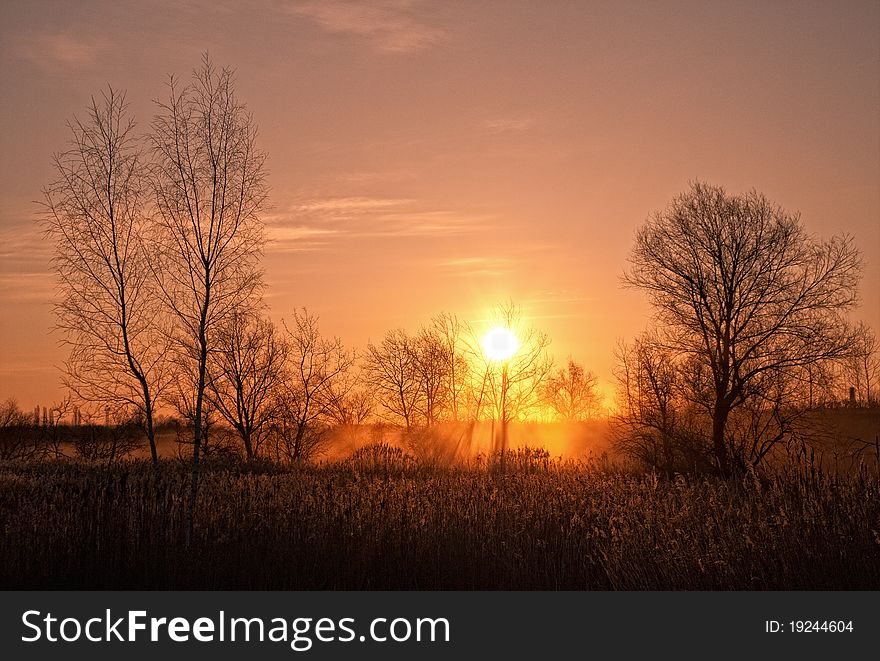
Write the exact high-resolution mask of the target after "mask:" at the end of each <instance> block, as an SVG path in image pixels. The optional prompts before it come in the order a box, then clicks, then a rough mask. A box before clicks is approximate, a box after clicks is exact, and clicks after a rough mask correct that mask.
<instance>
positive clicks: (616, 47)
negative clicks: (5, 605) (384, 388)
mask: <svg viewBox="0 0 880 661" xmlns="http://www.w3.org/2000/svg"><path fill="white" fill-rule="evenodd" d="M206 51H207V52H209V53H210V55H211V57H212V58H213V59H214V60H215V62H216V63H217V64H219V65H222V66H229V67H232V68H234V69H235V70H236V81H237V82H236V84H237V91H238V95H239V97H240V99H241V100H243V101H244V102H246V103H247V105H248V108H249V109H250V111H251V112H252V113H253V115H254V118H255V120H256V122H257V124H258V125H259V130H260V134H259V141H260V145H261V146H262V147H263V148H264V149H265V150H266V151H267V152H268V153H269V160H268V169H269V178H268V182H269V185H270V187H271V193H270V203H271V208H270V209H269V210H268V211H267V212H266V213H265V215H264V218H265V221H266V224H267V233H268V236H269V242H268V244H267V246H266V254H265V258H264V267H265V277H266V283H267V299H266V300H267V303H268V304H269V305H270V307H271V311H272V315H273V316H274V317H275V318H276V319H280V318H282V317H285V316H288V315H289V314H290V312H291V311H292V310H293V309H294V308H297V307H301V306H305V307H308V308H309V309H310V310H311V311H312V312H314V313H316V314H317V315H319V317H320V320H321V326H322V330H323V331H324V332H325V333H327V334H331V335H338V336H340V337H341V338H342V339H343V340H344V341H345V342H346V343H347V344H349V345H351V346H354V347H363V346H365V344H366V342H367V341H368V340H370V339H372V340H378V339H380V338H381V336H382V335H383V334H384V333H385V332H386V331H387V330H389V329H392V328H396V327H403V328H406V329H409V330H415V329H416V328H417V327H418V326H419V325H420V324H422V323H423V322H426V321H427V320H429V319H430V317H431V316H433V315H435V314H437V313H439V312H441V311H447V312H452V313H455V314H457V315H458V316H459V317H461V318H462V319H465V320H470V321H474V322H478V321H479V320H481V319H485V318H486V315H487V312H488V310H489V309H490V308H491V307H492V306H493V305H494V304H496V303H498V302H502V301H507V300H512V301H513V302H514V303H515V304H518V305H520V306H521V307H522V309H523V313H524V315H525V316H526V317H527V318H528V321H529V322H530V323H531V324H532V325H533V326H535V327H537V328H538V329H540V330H542V331H545V332H546V333H548V334H549V336H550V337H551V340H552V344H551V347H550V348H551V352H552V353H553V354H554V356H555V357H556V358H557V359H558V360H560V361H562V360H565V359H566V358H567V357H568V356H572V357H574V358H575V359H576V360H578V361H579V362H582V363H583V364H584V365H585V366H586V367H587V368H588V369H591V370H593V371H594V372H595V373H596V374H597V375H598V376H599V378H600V381H601V383H602V387H603V389H604V390H606V391H610V389H611V383H612V367H613V348H614V345H615V343H616V341H617V340H618V339H620V338H631V337H633V336H634V335H636V334H638V333H639V332H640V331H641V330H642V329H643V328H644V327H645V325H646V323H647V321H648V317H649V314H650V309H649V307H648V305H647V303H646V300H645V297H644V295H642V294H640V293H639V292H637V291H632V290H627V289H623V288H622V287H621V281H620V277H621V275H622V273H623V270H624V268H625V267H626V259H627V255H628V253H629V251H630V249H631V247H632V244H633V239H634V236H635V232H636V231H637V229H638V227H639V226H640V225H641V224H642V223H643V222H644V221H645V219H646V218H647V217H648V215H649V214H650V213H652V212H654V211H658V210H662V209H663V208H664V207H665V206H666V205H667V204H668V203H669V202H670V200H671V199H672V198H673V197H674V196H675V195H676V194H678V193H680V192H683V191H685V190H686V189H687V188H688V184H689V182H690V181H692V180H695V179H700V180H703V181H707V182H709V183H711V184H717V185H722V186H724V187H726V188H727V189H728V190H729V191H731V192H734V193H740V192H746V191H748V190H751V189H757V190H759V191H761V192H763V193H764V194H766V195H767V196H768V197H769V198H770V199H772V200H773V201H775V202H776V203H778V204H780V205H781V206H783V207H785V208H786V209H788V210H790V211H797V212H799V213H800V214H801V217H802V219H803V222H804V224H805V225H806V227H807V229H808V230H809V231H810V232H812V233H815V234H816V235H817V236H820V237H826V238H827V237H830V236H831V235H833V234H837V233H841V232H845V233H850V234H852V235H854V236H855V237H856V240H857V244H858V245H859V247H860V248H861V250H862V253H863V259H864V265H865V267H864V280H863V284H862V290H861V297H862V305H861V307H860V308H859V310H858V311H857V312H856V313H855V315H854V317H855V319H857V320H865V321H867V322H868V323H870V324H871V325H872V326H873V327H874V328H875V329H878V330H880V3H877V2H835V3H828V2H816V3H813V2H782V1H777V2H769V3H768V2H745V1H743V2H675V1H669V2H656V3H644V2H632V3H628V2H607V3H606V2H588V1H572V2H563V1H551V2H542V3H535V2H516V1H510V0H505V1H481V2H429V1H427V0H426V1H423V2H420V1H417V0H378V1H375V2H341V1H339V0H328V1H325V2H308V1H306V2H297V1H282V0H265V1H262V2H248V3H244V2H241V3H239V2H226V1H223V0H190V1H184V2H159V1H156V0H142V1H141V2H137V3H129V2H118V1H116V0H112V1H111V0H106V1H100V2H85V1H84V2H76V3H66V2H40V1H29V2H24V1H19V2H16V1H12V2H4V3H2V6H0V86H2V90H3V102H2V104H0V122H2V131H0V153H2V154H3V158H2V160H0V400H4V399H6V398H7V397H11V396H14V397H16V398H17V400H18V402H19V404H20V405H21V406H22V408H23V409H25V410H31V409H32V408H33V406H35V405H38V404H39V405H48V404H51V403H52V402H55V401H58V400H60V398H61V397H62V396H63V394H64V393H63V389H62V387H61V376H60V372H59V370H58V366H60V365H61V364H62V363H63V361H64V358H65V355H66V351H67V350H66V349H65V348H64V347H63V346H61V345H60V344H59V340H60V339H61V336H60V335H59V334H58V333H57V332H53V331H52V326H53V323H54V319H53V315H52V306H51V300H52V297H53V291H54V289H53V288H54V284H53V282H54V281H53V276H52V271H51V265H50V257H51V250H50V248H51V247H50V246H48V245H47V244H46V242H45V241H44V240H43V239H42V237H41V234H40V230H39V226H38V223H37V220H36V219H37V215H38V212H39V205H38V204H37V202H36V201H38V200H39V199H40V198H41V192H40V191H41V188H42V187H43V186H45V185H46V184H47V183H48V182H49V181H51V179H52V170H51V156H52V154H53V153H54V152H58V151H61V150H63V149H64V148H65V147H66V143H67V140H68V138H69V134H68V130H67V128H66V122H67V121H69V120H70V119H71V117H72V116H73V115H74V114H77V115H78V116H83V114H84V110H85V107H86V106H87V105H88V103H89V101H90V98H91V95H94V94H99V93H100V91H101V89H102V88H105V87H106V85H108V84H112V85H113V86H114V87H115V88H117V89H123V90H126V91H127V98H128V100H129V102H130V104H131V106H130V109H131V112H132V113H133V115H134V116H135V118H136V120H137V121H138V122H139V126H140V127H141V128H146V127H147V126H148V125H149V122H150V120H151V118H152V116H153V115H154V113H155V111H156V108H155V103H154V100H155V99H159V98H164V97H165V95H166V84H167V82H168V77H169V76H170V75H172V74H173V75H175V76H176V77H179V78H181V79H185V78H188V77H189V75H190V73H191V71H192V69H193V68H194V67H196V66H198V64H199V62H200V58H201V54H202V53H204V52H206Z"/></svg>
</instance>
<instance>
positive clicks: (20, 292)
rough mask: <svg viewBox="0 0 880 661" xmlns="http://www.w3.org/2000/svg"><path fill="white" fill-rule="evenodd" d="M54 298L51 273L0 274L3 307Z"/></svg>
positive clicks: (0, 297)
mask: <svg viewBox="0 0 880 661" xmlns="http://www.w3.org/2000/svg"><path fill="white" fill-rule="evenodd" d="M54 296H55V279H54V276H53V275H52V274H51V273H48V272H27V273H24V272H23V273H0V303H2V305H3V307H6V306H8V305H9V304H11V303H23V302H26V301H46V302H48V301H49V300H51V299H52V298H53V297H54ZM7 309H8V308H7Z"/></svg>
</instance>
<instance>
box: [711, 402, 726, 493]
mask: <svg viewBox="0 0 880 661" xmlns="http://www.w3.org/2000/svg"><path fill="white" fill-rule="evenodd" d="M729 413H730V408H729V407H728V406H727V404H726V403H725V402H724V401H723V400H716V402H715V409H714V411H713V412H712V449H713V451H714V453H715V461H716V462H717V463H718V472H719V474H720V475H721V476H722V477H728V476H729V475H730V458H729V456H728V453H727V443H726V442H725V439H724V431H725V429H726V428H727V416H728V414H729Z"/></svg>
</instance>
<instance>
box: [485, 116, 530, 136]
mask: <svg viewBox="0 0 880 661" xmlns="http://www.w3.org/2000/svg"><path fill="white" fill-rule="evenodd" d="M531 125H532V120H531V119H528V118H525V117H499V118H495V119H486V120H484V121H483V126H484V127H485V128H486V129H488V130H489V132H490V133H520V132H522V131H525V130H526V129H528V128H529V127H530V126H531Z"/></svg>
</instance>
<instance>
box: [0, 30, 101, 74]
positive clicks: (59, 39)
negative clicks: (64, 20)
mask: <svg viewBox="0 0 880 661" xmlns="http://www.w3.org/2000/svg"><path fill="white" fill-rule="evenodd" d="M12 44H13V48H14V49H15V51H16V53H17V54H18V55H19V57H21V58H23V59H25V60H27V61H29V62H31V63H32V64H34V65H36V66H37V67H39V68H41V69H43V70H45V71H48V72H57V71H59V70H71V69H74V70H75V69H90V68H92V67H94V66H96V65H97V64H98V63H99V61H100V57H101V55H102V53H103V52H104V51H105V50H106V44H105V43H104V41H103V40H101V39H100V38H95V37H89V36H87V35H85V34H80V33H74V32H72V31H65V32H48V33H44V34H33V33H31V34H22V35H18V36H17V37H16V38H15V39H14V40H13V41H12Z"/></svg>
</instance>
